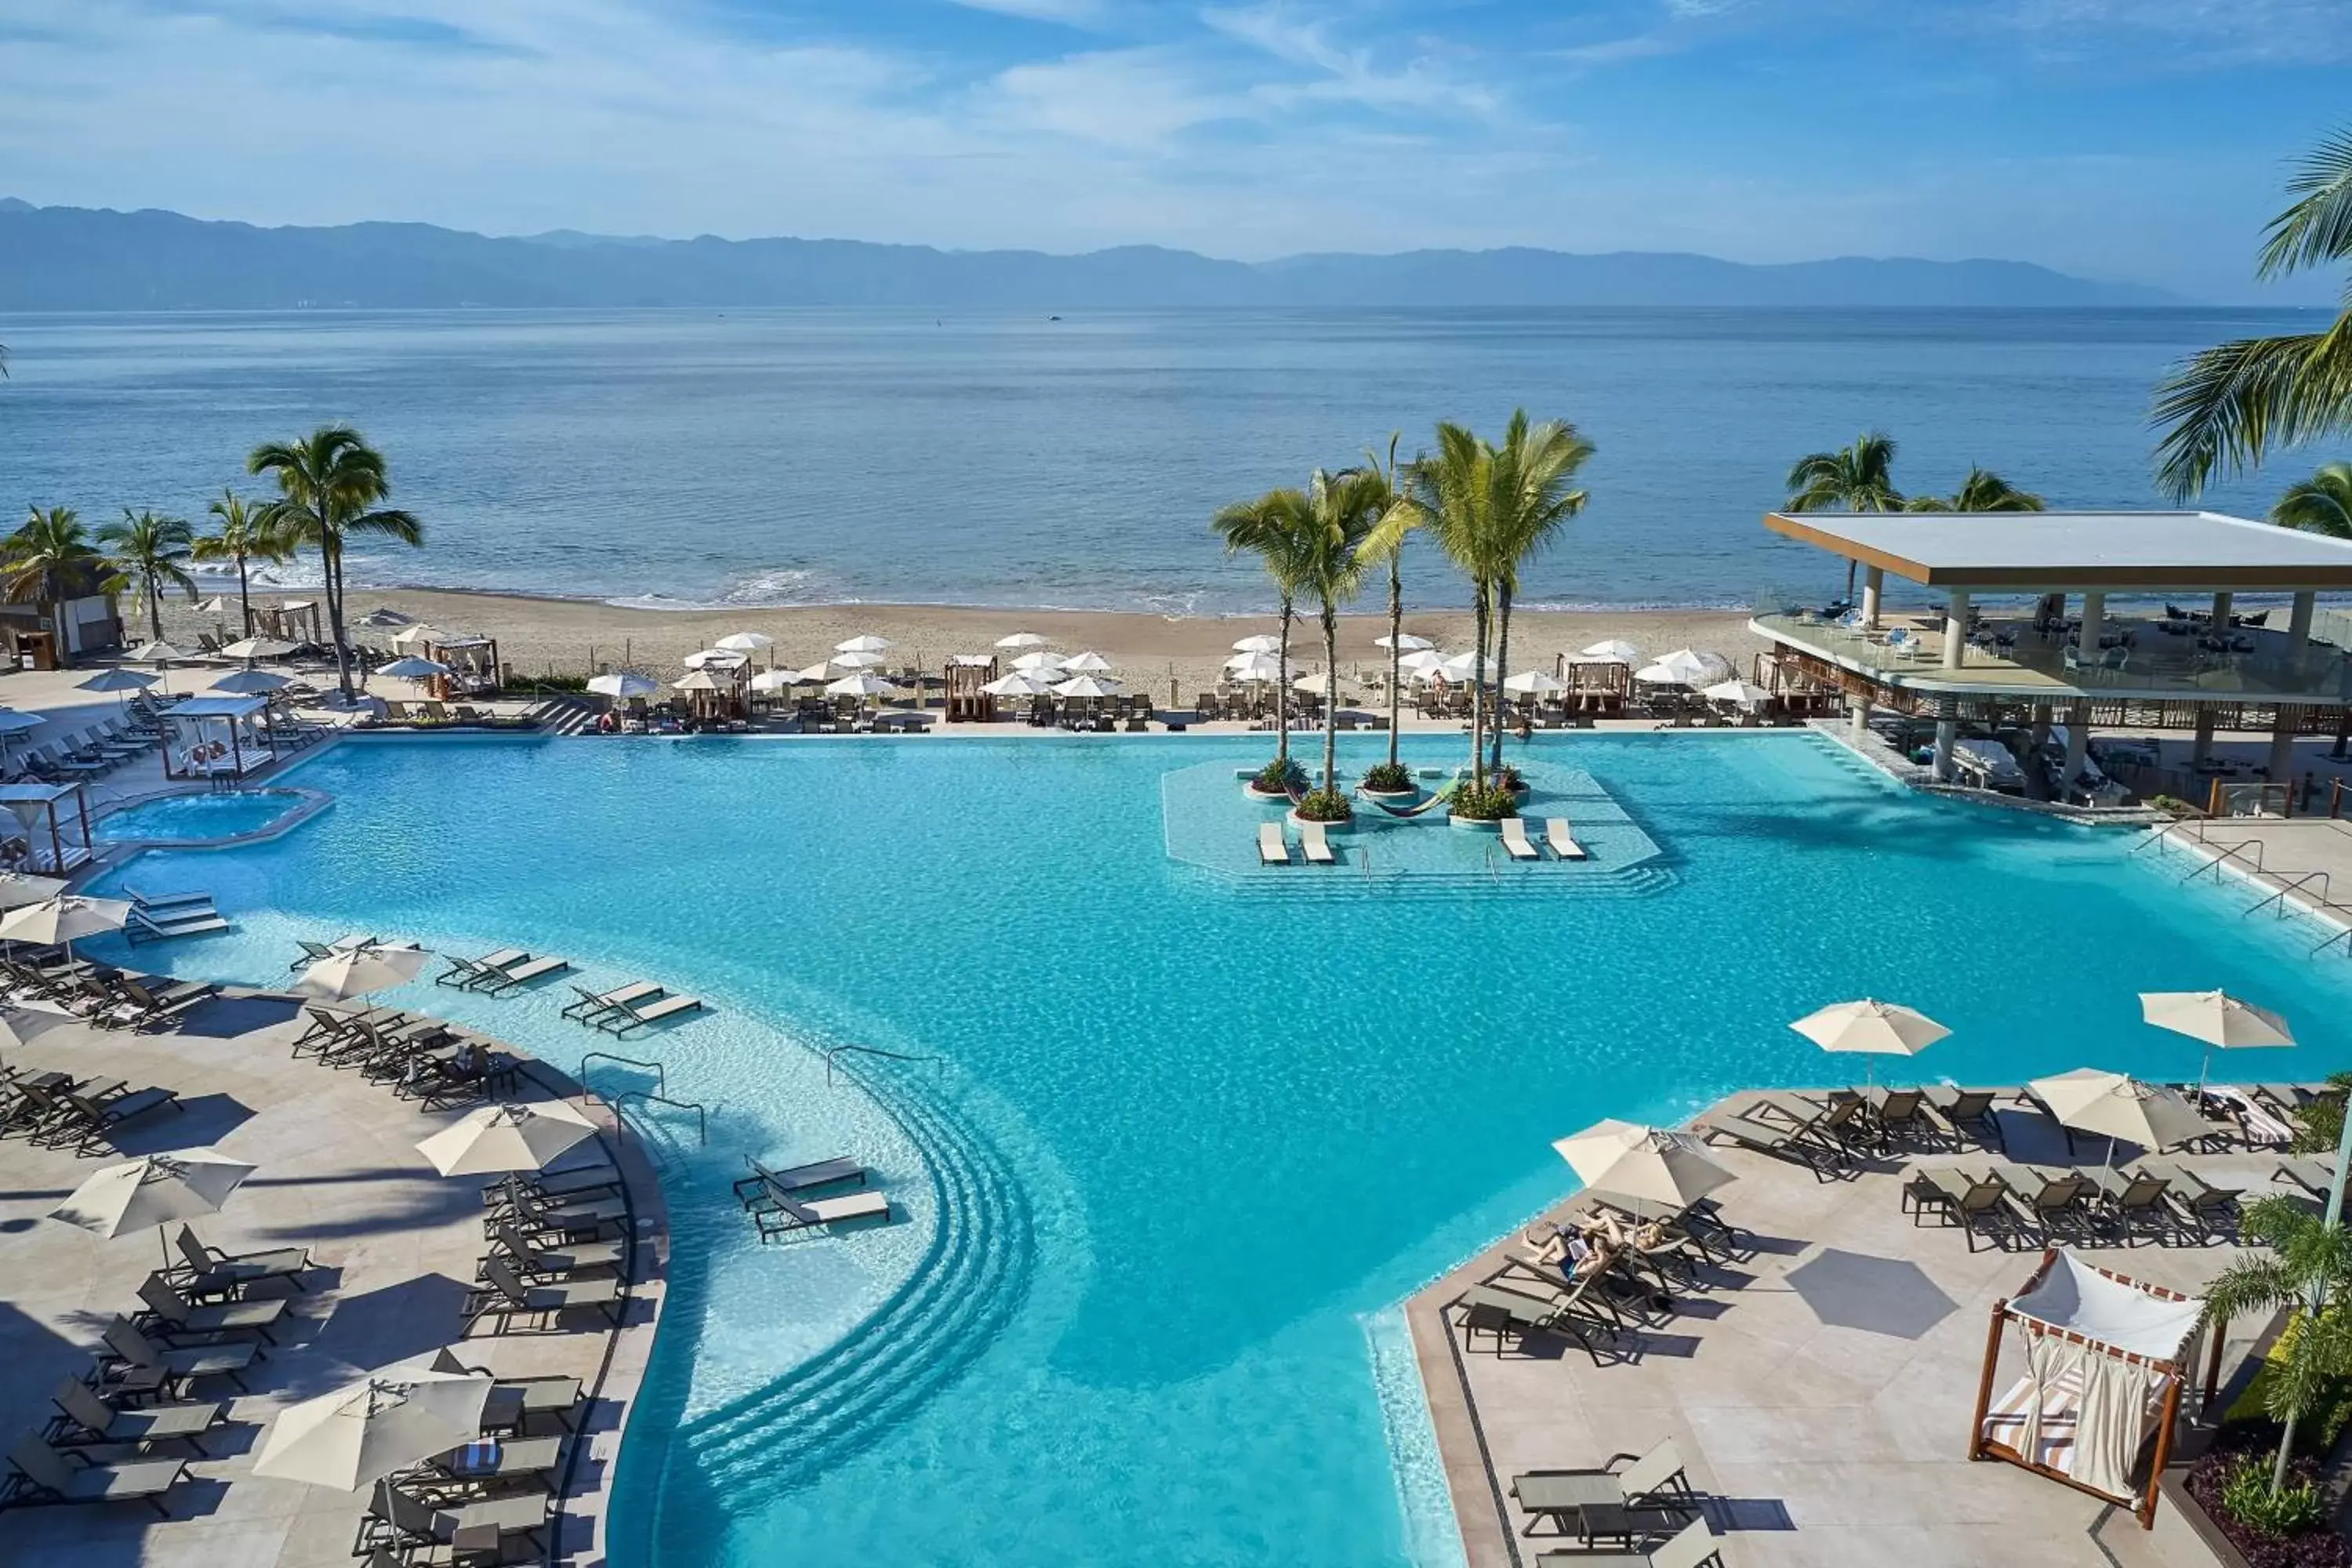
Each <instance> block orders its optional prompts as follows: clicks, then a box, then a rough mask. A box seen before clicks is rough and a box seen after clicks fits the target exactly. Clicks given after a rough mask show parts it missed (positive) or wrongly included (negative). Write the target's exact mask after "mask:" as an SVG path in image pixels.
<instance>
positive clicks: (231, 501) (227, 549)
mask: <svg viewBox="0 0 2352 1568" xmlns="http://www.w3.org/2000/svg"><path fill="white" fill-rule="evenodd" d="M205 510H208V511H210V512H211V513H212V515H213V517H214V519H215V521H218V523H219V524H220V526H219V527H218V528H217V529H215V530H214V531H212V532H210V533H207V534H205V536H204V537H203V538H201V539H199V540H197V541H196V542H195V552H194V553H195V558H196V559H197V560H198V561H201V562H204V563H206V564H214V563H219V562H224V561H230V562H235V563H236V607H237V610H238V613H239V614H240V615H241V616H243V617H244V619H243V622H242V624H243V626H244V627H245V631H244V632H243V634H242V635H243V636H246V637H251V636H252V635H253V589H252V585H251V584H249V583H248V582H247V580H246V565H247V563H249V562H255V561H259V562H264V563H268V564H270V565H273V566H275V565H278V564H279V563H282V562H284V561H285V560H286V559H287V557H288V555H289V551H288V550H287V549H286V547H285V546H284V545H283V544H281V543H279V542H278V536H277V535H276V534H275V533H274V532H272V531H270V530H269V529H268V528H266V527H264V526H263V525H262V522H261V511H262V509H261V508H258V507H254V508H248V507H247V505H246V504H245V498H244V497H243V496H241V495H239V494H237V493H236V491H235V490H231V489H224V490H222V491H221V493H220V497H219V499H218V500H215V501H214V502H213V503H212V505H211V506H210V507H208V508H206V509H205Z"/></svg>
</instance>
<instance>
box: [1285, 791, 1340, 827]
mask: <svg viewBox="0 0 2352 1568" xmlns="http://www.w3.org/2000/svg"><path fill="white" fill-rule="evenodd" d="M1290 820H1291V821H1293V822H1319V823H1321V824H1322V825H1323V827H1324V831H1326V832H1328V833H1345V832H1347V831H1348V830H1349V828H1351V827H1353V826H1355V825H1356V810H1355V807H1353V806H1351V805H1349V804H1348V797H1347V796H1346V795H1343V794H1342V793H1340V792H1339V791H1338V790H1336V789H1311V790H1308V791H1307V793H1306V794H1305V795H1301V796H1300V797H1299V799H1298V804H1297V805H1294V806H1292V807H1291V808H1290Z"/></svg>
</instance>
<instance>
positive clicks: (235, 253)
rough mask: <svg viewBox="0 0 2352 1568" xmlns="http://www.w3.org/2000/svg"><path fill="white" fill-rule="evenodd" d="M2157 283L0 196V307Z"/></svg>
mask: <svg viewBox="0 0 2352 1568" xmlns="http://www.w3.org/2000/svg"><path fill="white" fill-rule="evenodd" d="M2178 302H2179V301H2178V300H2174V299H2173V298H2172V297H2171V296H2169V295H2168V294H2165V293H2163V292H2162V291H2160V290H2158V289H2143V288H2137V287H2133V286H2130V285H2126V284H2115V283H2097V282H2092V281H2089V280H2087V279H2080V278H2070V277H2068V276H2066V275H2065V274H2063V273H2060V272H2053V271H2051V270H2050V269H2049V268H2042V267H2036V266H2032V265H2031V264H2029V263H2026V262H2021V261H1918V260H1909V259H1903V258H1895V259H1874V258H1864V257H1841V258H1836V259H1833V260H1827V261H1802V262H1793V263H1788V264H1784V265H1778V266H1769V267H1757V266H1748V265H1746V264H1743V263H1739V262H1733V261H1721V260H1717V259H1716V258H1712V257H1706V256H1691V255H1682V254H1674V253H1658V254H1649V253H1642V252H1632V251H1622V252H1617V253H1614V254H1610V255H1601V256H1579V255H1570V254H1567V253H1565V252H1561V251H1556V250H1533V249H1523V248H1517V247H1514V248H1510V249H1503V250H1477V251H1465V250H1417V251H1409V252H1406V253H1404V254H1402V255H1398V256H1349V255H1328V256H1294V257H1289V258H1285V259H1283V260H1279V261H1270V262H1265V263H1259V264H1255V265H1253V264H1248V263H1244V262H1238V261H1219V260H1214V259H1213V258H1209V257H1205V256H1197V255H1194V254H1193V253H1192V252H1191V251H1186V250H1166V249H1161V248H1160V247H1154V246H1122V247H1118V248H1115V249H1110V250H1097V251H1093V252H1090V253H1088V254H1087V255H1083V256H1049V255H1046V254H1045V253H1044V252H1042V251H1032V250H984V251H952V250H937V249H933V248H931V247H929V246H911V245H869V244H866V243H864V242H862V241H858V240H843V239H745V240H726V239H719V238H715V237H710V236H708V235H706V236H704V237H700V238H697V239H685V240H665V239H650V238H646V237H626V238H624V237H611V236H603V235H591V234H580V233H576V232H573V231H572V230H569V229H563V230H557V231H554V232H551V233H548V234H542V235H536V236H532V237H527V238H492V237H488V236H484V235H478V234H467V233H463V232H460V231H458V230H456V229H446V228H436V227H434V226H431V225H429V224H411V223H358V224H346V225H343V226H339V227H333V228H257V227H255V226H252V225H250V224H242V223H215V222H208V221H205V220H202V219H197V218H192V217H185V216H182V215H180V214H178V213H173V212H161V211H156V210H153V209H149V210H144V211H140V212H130V213H123V212H114V211H111V210H110V209H105V208H88V207H36V206H31V205H27V204H26V203H24V202H21V201H17V200H16V199H14V198H0V310H289V309H295V308H300V307H306V306H307V307H313V308H352V307H356V308H373V309H402V308H416V309H427V308H429V309H451V308H457V307H464V306H490V307H497V306H507V307H517V306H626V305H916V306H925V307H931V308H942V309H943V308H982V307H997V308H1024V309H1037V310H1064V309H1081V308H1094V309H1118V308H1149V307H1154V306H1180V305H1201V306H1265V305H1339V306H1399V305H1468V306H1477V305H1521V306H1524V305H1648V306H1674V305H1719V306H1720V305H1830V306H1838V305H1843V306H1868V305H1881V306H1909V305H1987V306H2039V305H2162V304H2173V303H2178Z"/></svg>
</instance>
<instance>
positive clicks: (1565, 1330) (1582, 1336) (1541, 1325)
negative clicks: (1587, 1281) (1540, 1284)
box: [1462, 1280, 1617, 1366]
mask: <svg viewBox="0 0 2352 1568" xmlns="http://www.w3.org/2000/svg"><path fill="white" fill-rule="evenodd" d="M1462 1307H1463V1332H1464V1334H1465V1336H1466V1335H1468V1334H1471V1333H1474V1332H1478V1331H1481V1330H1485V1331H1490V1332H1493V1333H1494V1334H1495V1335H1496V1354H1497V1355H1500V1354H1501V1353H1502V1350H1501V1339H1502V1332H1503V1331H1504V1330H1506V1329H1508V1330H1513V1331H1517V1332H1518V1333H1519V1334H1521V1335H1522V1336H1524V1335H1527V1334H1549V1335H1552V1336H1553V1337H1554V1338H1557V1339H1570V1340H1574V1341H1575V1342H1577V1343H1578V1344H1579V1345H1580V1346H1582V1347H1583V1350H1584V1353H1585V1354H1587V1355H1589V1356H1591V1358H1592V1364H1593V1365H1595V1366H1599V1365H1601V1350H1600V1347H1599V1346H1598V1345H1596V1344H1595V1343H1594V1342H1593V1335H1594V1334H1595V1333H1596V1332H1601V1333H1605V1334H1608V1335H1611V1336H1613V1335H1615V1333H1616V1332H1617V1329H1616V1327H1615V1325H1613V1324H1609V1323H1603V1322H1601V1321H1598V1320H1595V1319H1592V1318H1589V1317H1585V1316H1583V1315H1581V1314H1580V1313H1578V1312H1577V1311H1576V1310H1574V1309H1573V1308H1572V1307H1571V1306H1570V1302H1569V1300H1568V1293H1567V1292H1566V1291H1564V1290H1554V1291H1551V1292H1549V1294H1548V1295H1544V1296H1535V1295H1530V1294H1529V1293H1528V1292H1527V1291H1524V1290H1514V1289H1510V1288H1509V1287H1508V1286H1506V1285H1498V1284H1496V1283H1494V1282H1493V1281H1491V1280H1490V1281H1488V1282H1487V1283H1486V1284H1484V1285H1473V1286H1471V1287H1470V1289H1467V1290H1465V1291H1464V1292H1463V1293H1462Z"/></svg>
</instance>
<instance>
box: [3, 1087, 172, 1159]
mask: <svg viewBox="0 0 2352 1568" xmlns="http://www.w3.org/2000/svg"><path fill="white" fill-rule="evenodd" d="M57 1101H58V1107H59V1110H60V1111H61V1114H60V1115H58V1117H56V1118H54V1119H52V1120H51V1121H49V1122H47V1124H46V1125H44V1126H43V1127H42V1128H41V1130H40V1131H37V1132H36V1133H35V1134H34V1135H33V1142H36V1143H38V1144H42V1145H44V1146H45V1147H47V1148H51V1149H63V1148H68V1147H69V1148H71V1149H73V1150H74V1151H75V1152H79V1153H89V1152H94V1151H96V1150H97V1149H99V1148H101V1147H103V1146H104V1145H105V1144H106V1142H107V1141H108V1139H109V1138H110V1135H111V1134H112V1133H113V1131H114V1130H115V1129H116V1128H118V1127H121V1126H122V1125H123V1124H124V1123H126V1122H130V1121H137V1120H138V1119H139V1118H140V1117H142V1116H148V1115H152V1114H153V1113H154V1112H156V1111H159V1110H173V1111H176V1110H181V1109H183V1108H182V1106H181V1104H180V1097H179V1096H178V1095H177V1094H174V1093H173V1091H172V1090H170V1089H139V1090H137V1091H136V1092H133V1093H130V1094H121V1093H115V1094H109V1095H106V1096H105V1097H103V1098H92V1096H91V1094H90V1092H89V1090H86V1089H85V1090H83V1091H81V1092H79V1093H77V1092H75V1091H73V1090H71V1089H68V1090H66V1091H64V1092H62V1093H60V1094H59V1095H58V1097H57Z"/></svg>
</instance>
